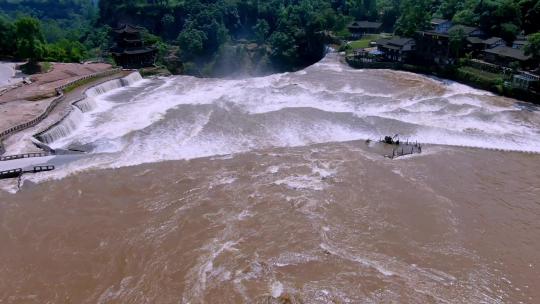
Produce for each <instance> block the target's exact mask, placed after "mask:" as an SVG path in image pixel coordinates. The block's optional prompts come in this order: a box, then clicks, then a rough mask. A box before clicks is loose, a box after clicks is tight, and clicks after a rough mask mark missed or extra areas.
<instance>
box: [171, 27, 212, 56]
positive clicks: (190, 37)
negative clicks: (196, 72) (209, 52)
mask: <svg viewBox="0 0 540 304" xmlns="http://www.w3.org/2000/svg"><path fill="white" fill-rule="evenodd" d="M206 40H207V37H206V34H205V33H204V32H203V31H200V30H197V29H188V30H184V31H182V32H181V33H180V35H179V36H178V43H179V44H180V47H181V53H180V55H181V57H182V58H183V59H186V60H191V59H193V58H194V57H197V56H198V55H201V53H202V52H203V50H204V43H205V42H206Z"/></svg>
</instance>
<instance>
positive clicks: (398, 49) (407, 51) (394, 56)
mask: <svg viewBox="0 0 540 304" xmlns="http://www.w3.org/2000/svg"><path fill="white" fill-rule="evenodd" d="M415 47H416V42H415V41H414V39H412V38H401V37H393V38H390V39H380V40H378V41H377V49H378V50H379V52H380V54H381V56H382V57H383V58H384V59H385V60H387V61H395V62H407V61H408V60H409V59H410V58H411V56H412V53H413V52H414V50H415Z"/></svg>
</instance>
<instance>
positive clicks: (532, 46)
mask: <svg viewBox="0 0 540 304" xmlns="http://www.w3.org/2000/svg"><path fill="white" fill-rule="evenodd" d="M524 50H525V54H526V55H532V56H533V57H534V58H536V59H540V32H539V33H535V34H532V35H531V36H529V41H528V42H527V44H526V45H525V49H524Z"/></svg>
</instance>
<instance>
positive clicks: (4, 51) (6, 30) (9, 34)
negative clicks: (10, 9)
mask: <svg viewBox="0 0 540 304" xmlns="http://www.w3.org/2000/svg"><path fill="white" fill-rule="evenodd" d="M0 33H2V35H0V57H2V56H13V55H14V54H15V51H16V47H15V44H14V43H13V42H14V41H15V37H16V36H15V26H14V25H13V23H11V22H10V21H9V20H8V19H7V18H5V17H3V16H1V15H0Z"/></svg>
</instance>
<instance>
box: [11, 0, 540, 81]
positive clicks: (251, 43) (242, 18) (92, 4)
mask: <svg viewBox="0 0 540 304" xmlns="http://www.w3.org/2000/svg"><path fill="white" fill-rule="evenodd" d="M0 9H2V14H1V15H0V31H1V32H2V33H3V34H4V35H2V37H0V56H4V57H6V56H15V57H21V56H22V54H21V53H20V52H18V48H19V47H23V48H24V46H25V44H28V43H29V42H17V43H15V44H13V39H14V38H15V39H16V38H17V36H18V34H17V31H18V30H21V29H18V27H20V26H21V25H19V26H17V25H16V22H17V21H16V20H17V18H20V17H21V16H32V17H34V18H37V19H39V20H40V25H39V27H40V28H41V31H38V33H36V35H34V36H33V37H31V38H29V39H30V40H31V41H30V42H35V43H37V44H39V45H40V46H39V47H38V48H37V49H36V50H37V54H35V55H36V57H39V58H36V59H42V60H43V59H44V60H62V61H78V60H82V59H85V58H96V57H100V56H101V55H104V54H105V55H106V50H107V48H108V47H109V46H110V43H111V42H110V39H109V35H108V31H109V29H110V28H111V27H115V26H117V25H118V24H120V23H132V24H135V25H140V26H143V27H145V28H146V29H147V30H148V32H147V33H145V35H144V37H145V40H146V42H148V43H153V44H156V45H157V46H158V48H159V50H160V57H159V62H160V63H165V59H164V58H166V57H170V56H177V57H178V58H179V59H180V60H181V61H182V62H183V63H184V71H186V72H188V73H192V74H199V75H216V74H217V75H221V74H226V73H227V72H228V71H229V70H238V69H248V70H249V69H251V70H254V69H255V70H266V69H274V70H290V69H295V68H300V67H303V66H305V65H307V64H311V63H313V62H315V61H317V60H319V59H320V58H321V57H322V56H323V52H324V45H325V42H326V41H325V38H328V36H337V37H343V38H347V36H348V35H347V30H346V25H347V24H348V23H349V22H350V21H351V20H354V19H357V20H364V19H365V20H370V21H381V22H382V23H383V26H384V28H385V29H386V31H390V32H391V31H395V32H396V33H397V34H400V35H405V36H407V35H412V34H414V32H415V31H416V30H418V29H419V28H422V27H423V26H425V25H426V24H428V22H429V20H430V19H431V18H433V17H438V18H446V19H452V20H453V21H454V22H456V23H460V24H464V25H475V26H479V27H481V28H482V29H483V30H484V31H485V32H487V33H488V34H490V35H493V36H500V37H502V38H504V39H505V40H507V41H511V40H512V39H513V38H514V37H515V36H516V35H518V34H520V33H522V32H523V33H524V34H531V33H536V32H538V31H539V30H540V22H538V20H540V19H539V18H540V0H520V1H513V0H259V1H257V0H100V1H92V0H49V1H47V0H4V1H2V2H0ZM26 23H28V22H26ZM329 33H331V35H328V34H329ZM13 37H14V38H13ZM25 54H26V55H28V52H26V53H25Z"/></svg>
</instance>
